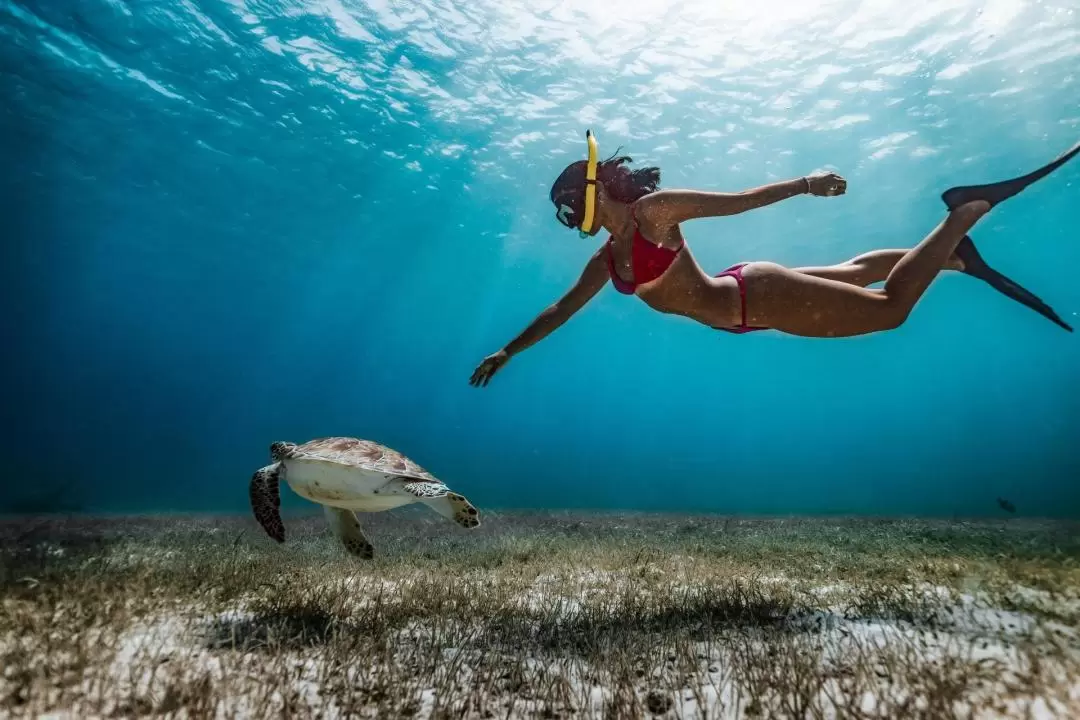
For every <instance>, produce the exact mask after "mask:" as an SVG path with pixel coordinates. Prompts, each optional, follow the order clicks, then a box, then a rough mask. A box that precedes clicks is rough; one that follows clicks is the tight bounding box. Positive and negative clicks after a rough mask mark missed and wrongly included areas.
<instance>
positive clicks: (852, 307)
mask: <svg viewBox="0 0 1080 720" xmlns="http://www.w3.org/2000/svg"><path fill="white" fill-rule="evenodd" d="M989 210H990V203H988V202H986V201H984V200H975V201H972V202H968V203H964V204H963V205H961V206H959V207H957V208H956V209H955V210H953V211H952V212H950V213H949V215H948V216H947V217H946V218H945V220H944V222H942V223H941V224H939V225H938V226H937V227H936V228H934V230H933V231H932V232H931V233H930V234H929V235H927V236H926V238H925V239H923V241H922V242H920V243H919V244H918V245H916V246H915V247H914V248H912V249H911V250H909V251H907V252H906V253H905V254H904V256H903V257H902V258H900V260H899V261H898V262H897V263H896V264H895V266H894V267H893V268H892V270H891V271H890V272H889V274H888V275H887V277H886V278H885V287H884V288H883V289H881V290H866V289H863V288H860V287H856V286H854V285H850V284H847V283H844V282H839V281H836V280H829V279H826V278H821V277H815V276H813V275H808V274H804V273H800V272H796V271H794V270H790V269H788V268H784V267H782V266H780V265H776V264H774V263H753V264H751V265H750V266H748V267H747V268H746V269H745V270H744V271H743V275H744V277H745V278H746V290H747V298H746V304H747V310H748V313H749V318H748V324H750V325H758V326H765V327H771V328H773V329H776V330H780V331H781V332H786V333H790V334H792V335H802V336H806V337H847V336H852V335H865V334H867V333H872V332H878V331H881V330H892V329H894V328H897V327H899V326H900V325H902V324H903V323H904V321H905V320H907V317H908V315H909V314H910V313H911V310H912V308H914V307H915V303H917V302H918V301H919V298H921V297H922V295H923V293H924V292H926V289H927V288H928V287H929V286H930V283H931V282H933V280H934V278H935V277H937V275H938V273H940V272H941V270H942V269H943V267H944V266H945V264H946V262H947V261H948V259H949V257H950V256H951V255H952V254H953V251H954V250H955V249H956V246H957V245H958V244H959V243H960V240H961V239H962V238H963V237H964V235H966V234H967V232H968V231H969V230H970V229H971V228H972V227H973V226H974V225H975V223H976V222H978V220H979V218H981V217H982V216H983V215H985V214H986V213H987V211H989Z"/></svg>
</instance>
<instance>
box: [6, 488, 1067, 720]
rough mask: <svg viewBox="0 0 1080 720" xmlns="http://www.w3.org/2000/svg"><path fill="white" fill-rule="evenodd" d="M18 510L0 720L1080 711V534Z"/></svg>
mask: <svg viewBox="0 0 1080 720" xmlns="http://www.w3.org/2000/svg"><path fill="white" fill-rule="evenodd" d="M483 520H484V524H483V525H482V526H481V527H480V528H478V529H476V530H471V531H467V530H464V529H462V528H460V527H457V526H455V525H453V524H451V523H449V522H447V521H446V520H444V519H442V518H439V517H438V516H435V515H434V514H432V513H430V512H427V511H426V510H425V509H422V508H406V509H401V510H395V511H392V512H387V513H380V514H376V515H365V516H362V521H363V524H364V527H365V530H366V532H367V534H368V536H369V537H370V538H371V539H372V541H373V542H374V543H375V546H376V553H377V554H376V558H375V560H373V561H367V562H364V561H360V560H357V559H354V558H352V557H351V556H349V555H348V554H346V553H345V551H344V549H343V548H342V546H341V545H340V543H339V542H338V541H337V540H336V538H334V537H333V536H332V535H331V534H330V533H329V530H328V528H327V526H326V525H325V523H324V522H323V518H322V515H321V514H319V515H302V516H292V517H287V518H286V527H287V532H288V538H287V541H286V543H285V544H284V545H277V544H275V543H274V542H273V541H271V540H270V539H269V538H267V537H266V536H265V535H264V534H263V533H262V531H261V529H260V528H259V527H258V526H257V525H256V524H255V522H254V520H253V519H252V518H249V517H247V516H222V515H185V516H137V517H136V516H113V517H97V516H62V517H61V516H41V517H25V516H18V517H14V516H7V517H0V540H2V543H0V601H2V612H0V717H12V718H16V717H18V718H21V717H57V718H96V717H103V718H104V717H177V718H181V717H186V718H234V717H235V718H269V717H273V718H285V717H290V718H306V717H313V718H314V717H319V718H339V717H341V718H345V717H364V718H367V717H372V718H374V717H378V718H534V717H536V718H577V717H583V718H636V717H665V718H743V717H746V718H756V717H760V718H817V717H827V718H833V717H835V718H866V717H881V718H968V717H972V718H975V717H977V718H1002V717H1007V718H1011V717H1017V718H1021V717H1036V718H1039V717H1046V718H1055V717H1056V718H1080V523H1076V522H1064V521H1035V520H1025V519H1008V520H994V521H990V520H982V521H958V520H954V521H945V520H913V519H869V518H799V517H784V518H777V517H771V518H737V517H723V516H677V515H657V514H585V513H514V512H487V513H485V515H484V517H483Z"/></svg>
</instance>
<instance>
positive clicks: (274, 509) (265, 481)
mask: <svg viewBox="0 0 1080 720" xmlns="http://www.w3.org/2000/svg"><path fill="white" fill-rule="evenodd" d="M280 472H281V463H274V464H273V465H267V466H266V467H263V468H259V469H258V470H256V471H255V474H254V475H252V476H251V484H250V485H249V486H248V495H249V496H250V498H251V510H252V511H253V512H254V513H255V519H256V520H258V521H259V524H260V525H262V528H263V530H265V531H266V534H267V535H269V536H270V537H272V538H274V539H275V540H277V541H278V542H279V543H283V542H285V523H283V522H281V494H280V493H279V492H278V480H279V473H280Z"/></svg>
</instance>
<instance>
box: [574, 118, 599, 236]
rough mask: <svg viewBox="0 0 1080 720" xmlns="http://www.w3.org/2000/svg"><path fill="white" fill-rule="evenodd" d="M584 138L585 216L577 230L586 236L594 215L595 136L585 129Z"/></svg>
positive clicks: (591, 226) (589, 230)
mask: <svg viewBox="0 0 1080 720" xmlns="http://www.w3.org/2000/svg"><path fill="white" fill-rule="evenodd" d="M585 140H586V141H587V142H588V143H589V162H588V164H587V165H586V166H585V217H584V218H583V219H582V220H581V229H579V230H578V233H580V235H581V237H588V236H589V233H590V232H591V231H592V229H593V220H594V219H595V217H596V165H597V162H598V160H597V148H596V138H595V137H593V134H592V130H586V131H585Z"/></svg>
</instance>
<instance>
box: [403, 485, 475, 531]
mask: <svg viewBox="0 0 1080 720" xmlns="http://www.w3.org/2000/svg"><path fill="white" fill-rule="evenodd" d="M402 487H403V488H404V489H405V491H406V492H409V493H412V494H413V495H415V496H416V498H417V499H418V500H419V501H420V502H422V503H424V504H425V505H427V506H428V507H429V508H431V509H432V510H434V511H435V512H437V513H439V514H440V515H442V516H443V517H445V518H449V519H451V520H453V521H454V522H456V523H457V524H458V525H460V526H461V527H464V528H469V529H472V528H475V527H479V526H480V513H479V511H477V509H476V508H475V507H474V506H473V504H472V503H471V502H469V501H468V500H466V499H465V496H464V495H459V494H457V493H456V492H450V489H449V488H447V487H446V486H445V485H443V484H442V483H435V482H410V483H405V484H404V485H403V486H402Z"/></svg>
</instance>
